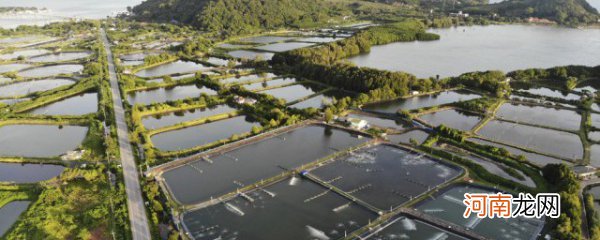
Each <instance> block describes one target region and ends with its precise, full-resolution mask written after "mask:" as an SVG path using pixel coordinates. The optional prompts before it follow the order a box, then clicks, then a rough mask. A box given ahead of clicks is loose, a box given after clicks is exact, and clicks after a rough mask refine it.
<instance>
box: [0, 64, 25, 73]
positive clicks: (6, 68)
mask: <svg viewBox="0 0 600 240" xmlns="http://www.w3.org/2000/svg"><path fill="white" fill-rule="evenodd" d="M28 67H31V65H30V64H24V63H9V64H0V73H5V72H12V71H19V70H21V69H25V68H28Z"/></svg>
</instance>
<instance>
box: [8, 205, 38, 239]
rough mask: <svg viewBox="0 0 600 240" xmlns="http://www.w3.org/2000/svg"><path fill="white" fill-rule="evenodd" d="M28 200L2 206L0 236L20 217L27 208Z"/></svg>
mask: <svg viewBox="0 0 600 240" xmlns="http://www.w3.org/2000/svg"><path fill="white" fill-rule="evenodd" d="M30 203H31V202H28V201H13V202H9V203H7V204H6V205H4V206H2V207H0V237H2V235H4V234H5V233H6V232H7V231H8V229H10V227H11V226H12V225H13V224H14V223H15V222H16V221H17V220H18V219H19V216H20V215H21V213H23V212H25V210H27V207H29V204H30Z"/></svg>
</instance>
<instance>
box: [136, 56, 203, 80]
mask: <svg viewBox="0 0 600 240" xmlns="http://www.w3.org/2000/svg"><path fill="white" fill-rule="evenodd" d="M206 69H208V67H205V66H204V65H202V64H200V63H195V62H188V61H182V60H178V61H175V62H170V63H165V64H162V65H158V66H155V67H151V68H146V69H143V70H141V71H139V72H136V73H135V75H136V76H138V77H145V78H149V77H158V76H165V75H172V74H176V73H189V72H197V71H202V70H206Z"/></svg>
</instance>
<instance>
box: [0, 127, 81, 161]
mask: <svg viewBox="0 0 600 240" xmlns="http://www.w3.org/2000/svg"><path fill="white" fill-rule="evenodd" d="M87 130H88V128H87V127H81V126H62V127H61V126H56V125H27V124H23V125H4V126H1V127H0V146H2V147H1V148H0V156H22V157H55V156H59V155H62V154H64V153H66V152H67V151H71V150H75V149H76V148H77V147H78V146H79V145H80V144H81V142H82V141H83V139H84V138H85V135H86V133H87ZM40 136H44V137H40ZM31 146H35V147H31Z"/></svg>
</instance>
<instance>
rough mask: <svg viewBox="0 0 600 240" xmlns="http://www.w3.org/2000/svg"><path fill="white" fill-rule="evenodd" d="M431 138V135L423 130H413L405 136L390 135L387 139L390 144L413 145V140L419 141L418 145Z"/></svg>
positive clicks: (404, 134)
mask: <svg viewBox="0 0 600 240" xmlns="http://www.w3.org/2000/svg"><path fill="white" fill-rule="evenodd" d="M428 137H429V134H428V133H426V132H425V131H421V130H412V131H410V132H406V133H403V134H397V135H388V136H387V138H388V139H389V140H390V142H393V143H404V144H412V143H411V142H410V140H411V139H414V140H415V141H417V143H418V144H421V143H423V142H425V140H426V139H427V138H428Z"/></svg>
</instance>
